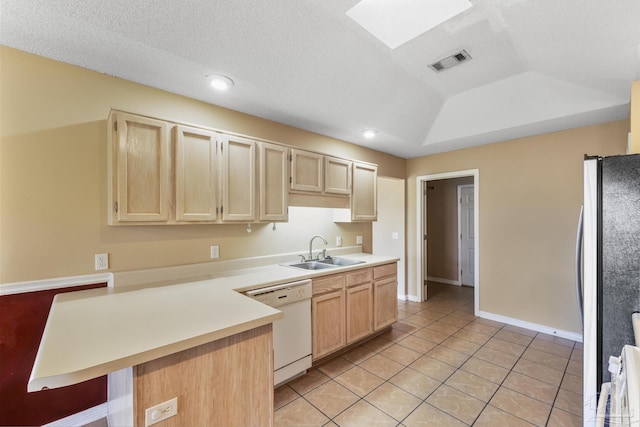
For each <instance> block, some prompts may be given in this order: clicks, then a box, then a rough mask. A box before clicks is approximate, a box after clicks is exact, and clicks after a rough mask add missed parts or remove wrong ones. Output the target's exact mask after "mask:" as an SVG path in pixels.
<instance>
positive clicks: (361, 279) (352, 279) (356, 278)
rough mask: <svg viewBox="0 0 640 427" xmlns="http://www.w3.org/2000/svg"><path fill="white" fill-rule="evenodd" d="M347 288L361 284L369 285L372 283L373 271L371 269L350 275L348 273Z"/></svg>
mask: <svg viewBox="0 0 640 427" xmlns="http://www.w3.org/2000/svg"><path fill="white" fill-rule="evenodd" d="M346 276H347V287H348V288H349V287H351V286H355V285H359V284H361V283H367V282H370V281H371V277H372V271H371V269H370V268H363V269H362V270H356V271H353V272H350V273H346Z"/></svg>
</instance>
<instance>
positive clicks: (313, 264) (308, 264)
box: [284, 261, 337, 270]
mask: <svg viewBox="0 0 640 427" xmlns="http://www.w3.org/2000/svg"><path fill="white" fill-rule="evenodd" d="M284 265H286V266H288V267H295V268H302V269H304V270H322V269H324V268H334V267H337V266H336V265H331V264H327V263H323V262H320V261H305V262H297V263H293V264H284Z"/></svg>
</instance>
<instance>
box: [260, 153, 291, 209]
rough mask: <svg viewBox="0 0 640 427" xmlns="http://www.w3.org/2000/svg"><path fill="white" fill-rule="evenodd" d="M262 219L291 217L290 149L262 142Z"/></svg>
mask: <svg viewBox="0 0 640 427" xmlns="http://www.w3.org/2000/svg"><path fill="white" fill-rule="evenodd" d="M259 147H260V221H286V220H287V219H288V218H289V215H288V206H289V190H288V188H287V183H288V181H289V156H288V154H289V149H288V148H287V147H283V146H282V145H276V144H269V143H267V142H260V143H259Z"/></svg>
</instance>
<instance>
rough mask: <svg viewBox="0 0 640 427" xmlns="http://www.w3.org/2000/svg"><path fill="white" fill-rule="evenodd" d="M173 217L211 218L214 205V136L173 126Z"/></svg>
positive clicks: (216, 183)
mask: <svg viewBox="0 0 640 427" xmlns="http://www.w3.org/2000/svg"><path fill="white" fill-rule="evenodd" d="M175 138H176V144H175V162H176V166H175V167H176V221H215V220H216V219H217V209H218V202H217V200H218V191H217V189H218V179H217V172H218V168H217V163H216V162H217V154H216V153H217V143H218V142H217V138H216V134H215V133H213V132H207V131H205V130H202V129H196V128H190V127H187V126H176V127H175Z"/></svg>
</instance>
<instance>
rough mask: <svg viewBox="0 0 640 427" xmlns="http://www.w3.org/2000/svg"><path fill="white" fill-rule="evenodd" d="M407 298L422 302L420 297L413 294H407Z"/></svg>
mask: <svg viewBox="0 0 640 427" xmlns="http://www.w3.org/2000/svg"><path fill="white" fill-rule="evenodd" d="M407 299H408V300H409V301H413V302H422V301H420V298H418V297H417V296H415V295H407Z"/></svg>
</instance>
